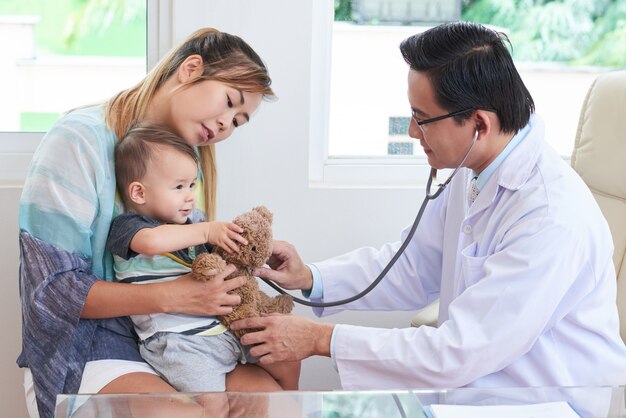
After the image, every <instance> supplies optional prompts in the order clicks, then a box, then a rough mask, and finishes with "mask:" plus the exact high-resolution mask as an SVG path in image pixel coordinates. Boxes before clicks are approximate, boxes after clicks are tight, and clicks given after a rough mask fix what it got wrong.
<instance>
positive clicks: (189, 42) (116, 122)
mask: <svg viewBox="0 0 626 418" xmlns="http://www.w3.org/2000/svg"><path fill="white" fill-rule="evenodd" d="M191 55H199V56H201V57H202V61H203V64H204V68H203V73H202V74H201V75H200V76H199V77H197V78H196V79H194V80H190V81H189V82H188V83H187V84H186V85H185V86H183V88H186V87H189V86H192V85H194V84H197V83H200V82H202V81H204V80H215V81H219V82H222V83H224V84H226V85H228V86H230V87H233V88H236V89H239V90H241V91H244V92H247V93H260V94H261V95H262V97H263V98H264V99H272V98H274V97H275V95H274V92H273V91H272V88H271V87H270V86H271V84H272V80H271V78H270V76H269V73H268V71H267V68H266V66H265V64H264V63H263V61H262V60H261V58H260V57H259V55H258V54H257V53H256V52H255V51H254V50H253V49H252V48H251V47H250V46H249V45H248V44H247V43H246V42H245V41H244V40H243V39H241V38H240V37H238V36H236V35H231V34H229V33H226V32H220V31H219V30H217V29H213V28H202V29H198V30H197V31H195V32H194V33H192V34H191V35H189V37H187V39H185V40H184V41H183V42H182V43H181V44H180V45H178V46H177V47H176V48H174V49H172V50H171V51H170V52H169V53H167V54H166V55H165V56H164V57H163V58H161V60H160V61H159V62H158V63H157V65H156V66H155V67H154V68H153V69H152V70H150V72H149V73H148V74H147V75H146V76H145V77H144V78H143V80H141V81H140V82H139V83H137V84H136V85H135V86H133V87H131V88H129V89H126V90H123V91H121V92H119V93H118V94H116V95H115V96H113V97H112V98H111V99H110V100H108V102H107V105H106V111H105V121H106V123H107V126H108V127H109V129H111V130H112V131H113V132H114V133H115V135H116V136H117V138H118V140H119V139H120V138H122V137H123V136H124V135H125V134H126V132H127V131H128V130H129V129H130V127H131V126H133V125H134V124H136V123H138V122H140V121H142V120H143V119H144V117H145V114H146V112H147V110H148V104H149V103H150V101H151V99H152V98H153V97H154V95H155V93H156V91H157V90H158V89H159V87H161V86H162V85H163V83H165V81H166V80H167V79H169V78H170V77H172V76H174V74H175V73H176V71H177V70H178V68H179V67H180V66H181V64H182V63H183V62H184V61H185V59H187V58H188V57H189V56H191ZM199 152H200V165H201V167H202V175H203V183H202V184H203V188H204V193H203V194H204V203H205V205H206V207H204V208H203V209H204V210H205V213H206V217H207V220H213V219H215V212H216V208H215V200H216V195H217V169H216V158H215V145H214V144H211V145H205V146H202V147H199Z"/></svg>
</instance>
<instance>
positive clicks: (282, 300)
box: [191, 206, 293, 338]
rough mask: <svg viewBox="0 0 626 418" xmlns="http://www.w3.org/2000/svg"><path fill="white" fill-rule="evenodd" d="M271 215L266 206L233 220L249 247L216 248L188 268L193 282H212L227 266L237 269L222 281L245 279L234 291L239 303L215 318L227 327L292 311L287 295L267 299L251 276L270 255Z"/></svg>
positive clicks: (239, 332) (236, 333) (239, 333)
mask: <svg viewBox="0 0 626 418" xmlns="http://www.w3.org/2000/svg"><path fill="white" fill-rule="evenodd" d="M272 220H273V215H272V213H271V212H270V211H269V210H268V209H267V208H266V207H265V206H258V207H255V208H253V209H252V210H251V211H249V212H246V213H243V214H241V215H239V216H237V217H236V218H235V219H233V223H235V224H237V225H239V226H240V227H241V228H242V229H243V232H242V233H241V236H242V237H244V238H245V239H246V240H247V241H248V245H242V244H241V243H238V245H239V248H240V251H239V252H238V253H236V252H232V253H230V254H229V253H227V252H226V251H225V250H224V249H222V248H219V247H215V250H214V252H212V253H202V254H199V255H198V256H197V257H196V259H195V260H194V261H193V264H192V265H191V273H192V277H193V278H194V279H196V280H202V281H206V280H211V278H213V277H215V276H216V275H217V274H219V273H220V272H221V271H224V269H226V266H227V264H233V265H235V266H236V267H237V270H236V271H235V272H234V273H232V274H230V275H229V276H228V277H226V279H225V280H228V279H232V278H234V277H238V276H245V277H246V278H247V279H248V280H247V281H246V283H245V284H244V285H243V286H241V287H239V288H237V289H235V290H234V291H233V292H234V293H236V294H238V295H239V296H240V297H241V304H240V305H237V306H235V307H234V308H233V311H232V312H231V313H230V314H228V315H218V316H217V318H218V319H219V320H220V321H221V322H222V324H224V326H226V327H227V328H230V324H231V323H233V322H234V321H236V320H238V319H243V318H250V317H255V316H260V315H261V314H262V313H281V314H287V313H290V312H291V310H292V309H293V299H292V297H291V296H289V295H278V296H274V297H269V296H268V295H267V294H266V293H264V292H263V291H262V290H261V289H260V288H259V283H258V282H257V279H256V278H255V277H254V276H252V273H251V272H252V270H253V269H254V268H256V267H261V266H263V265H264V264H265V262H266V261H267V260H268V258H269V257H270V255H272ZM251 331H254V330H240V331H233V333H234V334H235V335H236V336H237V337H238V338H241V336H243V335H244V334H246V333H247V332H251Z"/></svg>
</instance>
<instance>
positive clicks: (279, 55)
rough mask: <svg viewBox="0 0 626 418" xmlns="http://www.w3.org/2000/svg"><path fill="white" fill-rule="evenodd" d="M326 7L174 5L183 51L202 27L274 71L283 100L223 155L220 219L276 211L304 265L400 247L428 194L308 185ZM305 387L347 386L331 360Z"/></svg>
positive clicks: (282, 233)
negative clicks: (245, 47) (317, 49)
mask: <svg viewBox="0 0 626 418" xmlns="http://www.w3.org/2000/svg"><path fill="white" fill-rule="evenodd" d="M324 3H332V2H330V1H329V2H324V1H321V0H299V1H281V0H263V1H262V2H258V1H251V0H239V1H234V0H212V1H210V2H206V1H202V0H187V1H185V2H175V3H174V6H175V8H174V13H173V21H172V22H173V37H174V42H175V43H178V42H179V41H181V40H182V39H183V38H184V37H185V36H187V35H188V34H189V33H191V32H192V31H193V30H194V29H197V28H199V27H202V26H213V27H216V28H218V29H220V30H222V31H225V32H230V33H234V34H237V35H239V36H241V37H242V38H244V39H245V40H246V41H247V42H248V43H250V44H251V46H252V47H253V48H254V49H255V50H256V51H257V52H258V53H259V55H261V57H262V58H263V60H264V61H265V62H266V64H267V65H268V68H269V70H270V74H271V76H272V79H273V87H274V90H275V92H276V93H277V95H278V96H279V100H278V101H277V102H274V103H263V104H262V105H261V108H260V110H259V111H258V112H257V113H256V114H255V115H254V116H253V118H252V121H251V123H250V124H249V125H247V126H245V127H244V128H242V129H241V130H240V131H239V132H237V133H236V134H235V135H234V136H233V137H232V138H231V139H229V140H228V141H226V142H224V143H221V144H219V145H218V147H217V149H218V156H219V174H220V184H219V187H220V192H219V200H218V216H219V217H220V218H221V219H229V218H232V217H233V216H235V215H237V214H238V213H240V212H243V211H245V210H248V209H250V208H251V207H253V206H256V205H259V204H264V205H266V206H267V207H268V208H270V210H272V211H273V212H274V235H275V237H276V238H277V239H284V240H287V241H290V242H292V243H293V244H294V245H295V246H296V247H297V248H298V249H299V251H300V254H301V255H302V257H303V259H304V260H305V261H311V262H312V261H316V260H321V259H324V258H326V257H330V256H333V255H337V254H340V253H342V252H346V251H349V250H351V249H353V248H356V247H357V246H363V245H372V246H378V245H380V244H382V243H384V242H386V241H389V240H395V239H398V237H399V234H400V231H401V229H402V228H403V227H405V226H406V225H408V224H410V223H411V222H412V220H413V217H414V215H415V212H416V211H417V209H418V205H419V203H420V202H421V200H422V196H423V190H420V189H411V188H408V189H381V188H376V189H365V188H361V189H346V188H341V189H340V188H311V187H309V179H308V169H309V168H308V164H309V141H322V140H323V138H322V137H321V136H319V134H318V135H316V136H315V137H312V136H311V131H312V130H313V131H314V132H315V131H316V129H315V128H316V125H324V120H323V117H322V115H321V114H319V109H315V112H314V114H313V115H310V113H311V106H312V104H311V103H313V104H314V103H315V102H316V99H317V96H319V95H320V94H323V93H322V92H323V88H322V86H319V85H311V81H312V79H315V77H316V76H317V75H318V74H316V73H317V72H319V71H322V70H323V68H324V66H325V65H326V64H325V63H324V62H312V61H311V45H312V41H313V39H312V35H311V33H312V29H313V25H314V24H316V25H319V24H320V22H315V23H314V15H315V14H316V13H317V14H323V13H324V10H320V9H319V8H323V7H326V6H324ZM316 29H319V27H317V28H316ZM322 35H323V34H318V35H316V36H322ZM315 40H319V38H317V39H315ZM374 59H375V58H374ZM355 70H358V69H357V68H355ZM372 82H373V83H376V82H383V81H382V80H372ZM407 106H408V105H407ZM318 131H319V130H318ZM267 292H268V293H269V294H274V293H275V292H274V291H273V290H271V289H270V290H268V291H267ZM295 312H296V313H298V314H302V315H306V316H309V317H313V315H312V313H311V312H310V310H309V309H308V308H304V307H297V308H296V311H295ZM410 317H411V313H408V312H400V313H359V312H353V313H342V314H340V315H335V316H333V317H329V318H328V320H329V321H332V322H344V323H352V324H360V325H371V326H380V327H404V326H407V325H408V323H409V320H410ZM324 320H326V319H324ZM301 387H302V389H336V388H338V387H339V381H338V378H337V376H336V373H335V372H334V370H333V368H332V363H331V361H330V359H326V358H313V359H310V360H307V361H305V363H304V365H303V372H302V379H301Z"/></svg>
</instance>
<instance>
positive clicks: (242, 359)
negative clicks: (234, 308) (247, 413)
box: [139, 331, 258, 392]
mask: <svg viewBox="0 0 626 418" xmlns="http://www.w3.org/2000/svg"><path fill="white" fill-rule="evenodd" d="M139 348H140V351H141V356H142V357H143V358H144V359H145V360H146V361H147V362H148V363H149V364H150V365H151V366H152V367H154V369H155V370H156V371H157V372H158V373H159V374H160V375H161V376H162V377H163V378H164V379H165V380H167V381H168V382H169V383H170V384H171V385H172V386H173V387H174V388H176V390H178V391H180V392H223V391H224V390H225V388H226V385H225V380H226V374H227V373H228V372H231V371H232V370H233V369H234V368H235V366H236V365H237V363H238V362H239V363H242V364H245V363H256V362H257V361H258V359H257V358H256V357H252V356H250V351H249V348H248V347H246V346H243V345H242V344H241V343H240V342H239V339H238V338H236V337H235V336H234V335H233V334H232V333H231V332H230V331H226V332H223V333H221V334H217V335H209V336H202V335H183V334H177V333H173V332H158V333H156V334H154V335H153V336H152V337H150V338H148V339H147V340H145V341H143V342H142V343H141V344H140V346H139Z"/></svg>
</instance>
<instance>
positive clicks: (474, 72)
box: [400, 22, 535, 133]
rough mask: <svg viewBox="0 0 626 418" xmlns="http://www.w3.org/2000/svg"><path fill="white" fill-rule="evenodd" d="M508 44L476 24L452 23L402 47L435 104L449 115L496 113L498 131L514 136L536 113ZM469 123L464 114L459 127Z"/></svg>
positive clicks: (411, 40)
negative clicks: (424, 79)
mask: <svg viewBox="0 0 626 418" xmlns="http://www.w3.org/2000/svg"><path fill="white" fill-rule="evenodd" d="M506 43H508V44H509V45H510V41H509V39H508V37H507V36H506V35H505V34H503V33H500V32H496V31H494V30H491V29H488V28H486V27H484V26H482V25H480V24H477V23H472V22H452V23H444V24H442V25H439V26H436V27H434V28H431V29H429V30H427V31H425V32H423V33H420V34H417V35H413V36H411V37H409V38H407V39H405V40H404V41H402V43H401V44H400V51H401V53H402V56H403V58H404V60H405V61H406V62H407V64H409V66H410V67H411V69H412V70H415V71H420V72H424V73H426V74H427V75H428V77H429V79H430V82H431V83H432V86H433V90H434V93H435V100H436V101H437V104H438V105H439V106H441V107H442V108H443V109H445V110H447V111H448V112H454V111H457V110H461V109H483V110H490V111H494V112H495V113H496V114H497V115H498V119H499V120H500V131H501V132H503V133H516V132H517V131H519V130H520V129H522V128H523V127H524V126H526V124H527V123H528V120H529V119H530V115H531V114H532V113H533V112H534V111H535V104H534V102H533V98H532V97H531V95H530V92H529V91H528V89H527V88H526V86H525V85H524V83H523V81H522V79H521V77H520V75H519V73H518V72H517V69H516V68H515V64H514V63H513V58H512V57H511V54H510V53H509V51H508V49H507V47H506ZM470 117H471V113H466V114H461V115H459V116H456V117H455V119H456V120H457V121H459V122H461V121H463V120H466V119H468V118H470Z"/></svg>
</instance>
